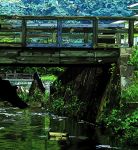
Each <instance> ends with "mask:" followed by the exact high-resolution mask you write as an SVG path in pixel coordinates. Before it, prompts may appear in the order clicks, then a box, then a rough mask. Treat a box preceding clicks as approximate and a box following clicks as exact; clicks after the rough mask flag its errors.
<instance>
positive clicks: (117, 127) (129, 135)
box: [101, 106, 138, 145]
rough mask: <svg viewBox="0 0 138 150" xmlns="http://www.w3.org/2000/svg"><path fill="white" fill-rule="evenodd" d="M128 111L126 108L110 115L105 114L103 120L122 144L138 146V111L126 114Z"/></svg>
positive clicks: (114, 110)
mask: <svg viewBox="0 0 138 150" xmlns="http://www.w3.org/2000/svg"><path fill="white" fill-rule="evenodd" d="M127 109H128V108H127ZM127 109H126V108H125V106H123V107H121V108H120V109H113V110H112V111H111V113H110V114H108V115H107V114H106V115H105V114H104V115H103V116H102V117H101V120H102V122H104V124H106V126H107V127H109V128H111V129H112V131H113V133H114V134H115V135H116V136H117V137H119V138H118V140H120V142H121V143H122V144H126V143H127V144H128V145H138V136H137V135H138V109H136V110H135V111H133V112H132V113H126V111H128V110H127Z"/></svg>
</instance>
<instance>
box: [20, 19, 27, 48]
mask: <svg viewBox="0 0 138 150" xmlns="http://www.w3.org/2000/svg"><path fill="white" fill-rule="evenodd" d="M26 36H27V22H26V20H25V19H23V20H22V39H21V41H22V47H26Z"/></svg>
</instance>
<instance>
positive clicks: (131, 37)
mask: <svg viewBox="0 0 138 150" xmlns="http://www.w3.org/2000/svg"><path fill="white" fill-rule="evenodd" d="M128 44H129V47H132V46H133V45H134V20H129V29H128Z"/></svg>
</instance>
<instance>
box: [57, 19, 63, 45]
mask: <svg viewBox="0 0 138 150" xmlns="http://www.w3.org/2000/svg"><path fill="white" fill-rule="evenodd" d="M57 46H58V47H61V46H62V20H59V19H58V20H57Z"/></svg>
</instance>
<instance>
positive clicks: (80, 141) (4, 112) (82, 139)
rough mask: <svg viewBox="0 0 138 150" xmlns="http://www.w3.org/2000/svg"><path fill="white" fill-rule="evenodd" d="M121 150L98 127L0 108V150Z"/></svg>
mask: <svg viewBox="0 0 138 150" xmlns="http://www.w3.org/2000/svg"><path fill="white" fill-rule="evenodd" d="M92 149H104V150H107V149H121V150H122V149H123V150H136V149H134V148H128V147H127V148H122V147H120V146H119V145H117V143H116V142H115V139H114V138H111V137H109V136H108V135H102V134H101V132H100V130H99V129H98V128H94V127H93V126H92V125H90V124H88V123H85V122H84V121H79V122H76V121H74V120H72V119H69V118H67V117H61V116H57V115H53V114H51V113H49V112H46V111H45V109H40V108H33V109H26V110H20V109H18V108H12V107H1V108H0V150H92Z"/></svg>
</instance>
